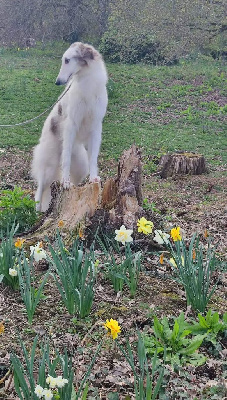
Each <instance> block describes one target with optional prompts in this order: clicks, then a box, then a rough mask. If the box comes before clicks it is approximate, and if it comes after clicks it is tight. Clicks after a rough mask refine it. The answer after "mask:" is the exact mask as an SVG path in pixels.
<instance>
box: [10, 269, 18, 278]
mask: <svg viewBox="0 0 227 400" xmlns="http://www.w3.org/2000/svg"><path fill="white" fill-rule="evenodd" d="M9 275H11V276H17V270H16V269H15V268H9Z"/></svg>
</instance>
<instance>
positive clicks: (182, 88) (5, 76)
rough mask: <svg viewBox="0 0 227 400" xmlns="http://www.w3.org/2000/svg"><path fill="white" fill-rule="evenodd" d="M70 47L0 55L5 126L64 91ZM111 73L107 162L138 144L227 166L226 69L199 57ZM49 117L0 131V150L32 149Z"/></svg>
mask: <svg viewBox="0 0 227 400" xmlns="http://www.w3.org/2000/svg"><path fill="white" fill-rule="evenodd" d="M66 48H67V45H66V44H61V45H59V44H57V45H55V46H52V47H48V48H45V49H44V50H42V49H29V50H28V51H26V50H19V51H17V50H5V49H4V50H3V49H2V50H0V67H1V83H0V109H1V116H0V124H13V123H18V122H21V121H24V120H27V119H30V118H33V117H35V116H36V115H38V114H39V113H41V112H43V111H44V110H45V109H46V108H48V107H49V106H50V105H51V104H53V103H54V102H55V101H56V99H57V97H58V95H59V94H60V93H61V91H62V88H59V87H57V86H56V85H55V84H54V83H55V79H56V76H57V75H58V71H59V67H60V63H61V56H62V53H63V51H64V50H65V49H66ZM107 69H108V73H109V76H110V83H109V93H110V95H109V105H108V112H107V115H106V117H105V120H104V124H103V141H102V148H101V151H102V155H103V157H104V159H110V158H118V157H119V155H120V154H121V153H122V151H123V150H124V149H125V148H127V147H129V146H130V145H131V144H132V143H136V144H137V145H139V146H140V147H142V149H143V154H144V155H145V156H149V157H153V156H157V155H158V154H162V153H164V152H166V151H174V150H187V151H196V152H199V153H202V154H204V155H205V157H206V158H207V160H208V161H209V162H210V163H212V164H217V165H218V164H223V163H225V162H226V158H227V156H226V154H227V152H226V151H225V150H226V132H225V131H224V117H225V116H226V113H227V107H226V106H225V100H226V99H225V98H224V87H225V83H226V80H225V69H224V66H223V65H222V64H221V63H219V62H218V61H214V60H212V59H209V58H202V57H200V58H199V59H197V60H194V61H187V62H186V61H182V62H181V63H180V64H179V65H176V66H172V67H165V66H162V67H158V66H149V65H120V64H112V65H110V64H108V65H107ZM46 115H48V114H46ZM45 118H46V116H43V117H41V118H40V119H38V120H36V121H34V122H33V123H31V124H28V125H25V126H22V127H15V128H0V146H1V147H15V148H17V147H19V148H28V149H29V148H31V147H32V146H34V145H35V144H36V143H37V142H38V138H39V136H40V133H41V130H42V126H43V122H44V120H45Z"/></svg>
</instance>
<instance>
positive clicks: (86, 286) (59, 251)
mask: <svg viewBox="0 0 227 400" xmlns="http://www.w3.org/2000/svg"><path fill="white" fill-rule="evenodd" d="M49 250H50V253H51V256H52V258H51V259H50V262H51V264H52V265H53V268H54V271H55V272H56V273H54V274H53V276H54V279H55V282H56V285H57V287H58V290H59V292H60V294H61V297H62V300H63V302H64V304H65V306H66V308H67V310H68V312H69V313H70V314H75V313H78V314H79V317H80V318H84V317H86V316H87V315H88V314H89V313H90V310H91V306H92V303H93V297H94V282H95V272H94V251H93V249H90V252H89V253H85V252H84V251H83V246H82V245H80V243H79V241H78V240H75V241H74V243H73V245H72V248H71V249H70V250H67V249H66V247H65V245H64V242H63V240H62V237H61V235H60V234H59V232H57V236H56V245H55V248H54V247H53V246H51V245H50V244H49ZM59 280H60V282H59Z"/></svg>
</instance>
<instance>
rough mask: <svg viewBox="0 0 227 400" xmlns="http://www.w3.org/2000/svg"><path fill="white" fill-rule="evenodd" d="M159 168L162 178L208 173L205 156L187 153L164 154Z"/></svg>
mask: <svg viewBox="0 0 227 400" xmlns="http://www.w3.org/2000/svg"><path fill="white" fill-rule="evenodd" d="M159 168H160V172H159V174H160V176H161V178H168V177H170V176H174V175H201V174H203V173H205V172H207V168H206V163H205V158H204V156H203V155H201V154H196V153H187V152H179V153H173V154H164V155H163V156H162V157H161V159H160V161H159Z"/></svg>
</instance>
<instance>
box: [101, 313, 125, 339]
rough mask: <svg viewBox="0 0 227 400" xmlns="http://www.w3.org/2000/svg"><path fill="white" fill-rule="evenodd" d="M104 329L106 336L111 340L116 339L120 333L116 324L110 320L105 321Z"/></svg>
mask: <svg viewBox="0 0 227 400" xmlns="http://www.w3.org/2000/svg"><path fill="white" fill-rule="evenodd" d="M104 328H105V329H106V330H107V331H108V332H107V334H108V335H111V336H112V338H113V339H117V336H118V333H120V332H121V328H120V326H119V325H118V322H117V321H116V320H114V319H112V318H111V319H110V320H108V319H107V320H106V323H105V324H104Z"/></svg>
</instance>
